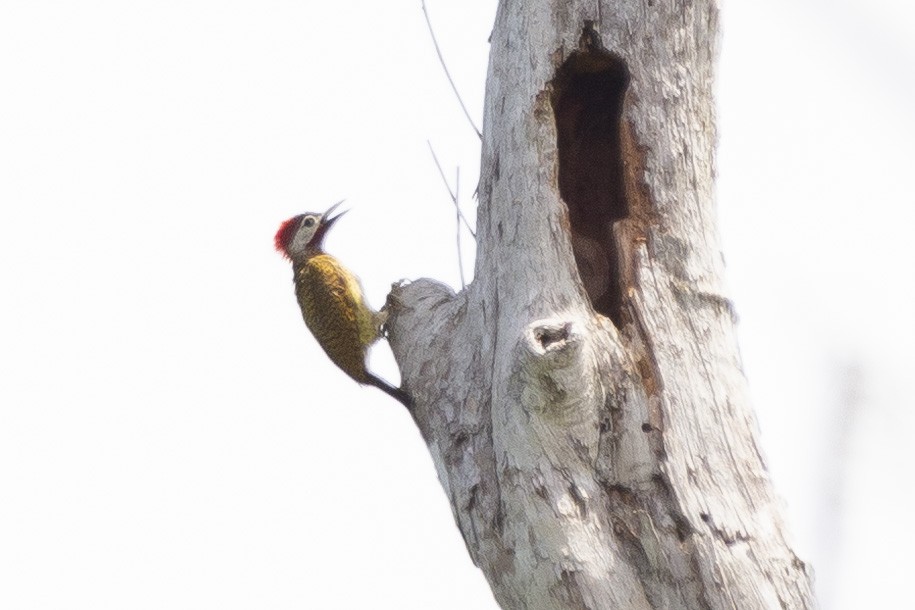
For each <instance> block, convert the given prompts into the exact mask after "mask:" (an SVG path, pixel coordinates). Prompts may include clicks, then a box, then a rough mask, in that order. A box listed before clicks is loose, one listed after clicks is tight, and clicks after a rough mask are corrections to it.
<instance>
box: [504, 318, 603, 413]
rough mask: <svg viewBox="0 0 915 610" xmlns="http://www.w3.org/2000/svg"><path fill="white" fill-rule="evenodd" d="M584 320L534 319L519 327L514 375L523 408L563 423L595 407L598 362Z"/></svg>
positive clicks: (591, 410) (589, 411)
mask: <svg viewBox="0 0 915 610" xmlns="http://www.w3.org/2000/svg"><path fill="white" fill-rule="evenodd" d="M586 325H587V322H586V321H585V320H583V319H576V318H575V317H572V316H569V317H555V318H548V319H544V320H537V321H535V322H533V323H531V324H529V325H528V326H527V328H525V329H524V332H523V334H522V336H521V340H520V341H519V346H518V359H517V366H518V369H517V371H516V374H515V375H514V377H515V381H516V383H517V386H516V387H517V390H518V396H519V398H520V402H521V405H522V406H523V407H524V409H525V411H527V412H529V413H536V414H538V415H539V416H541V417H542V418H544V419H546V420H557V419H558V420H560V421H562V422H563V423H566V424H567V423H569V422H570V421H572V422H575V421H582V420H585V419H588V418H589V415H590V414H592V413H593V412H594V409H595V405H596V402H597V401H596V400H595V396H594V394H595V392H594V389H595V387H597V384H595V375H596V373H597V367H596V360H595V358H594V357H593V355H592V350H591V346H590V343H589V341H588V340H587V334H586V328H587V326H586Z"/></svg>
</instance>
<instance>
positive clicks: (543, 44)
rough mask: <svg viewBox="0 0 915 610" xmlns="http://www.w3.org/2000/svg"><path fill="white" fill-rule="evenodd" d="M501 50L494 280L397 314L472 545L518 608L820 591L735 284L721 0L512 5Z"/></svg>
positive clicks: (408, 303) (488, 206) (425, 297)
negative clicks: (802, 548)
mask: <svg viewBox="0 0 915 610" xmlns="http://www.w3.org/2000/svg"><path fill="white" fill-rule="evenodd" d="M491 45H492V49H491V56H490V66H489V75H488V81H487V97H486V105H485V115H484V116H485V119H484V135H483V153H482V172H481V180H480V188H479V201H480V207H479V213H478V230H477V240H478V254H477V263H476V274H475V280H474V281H473V283H472V284H471V285H470V286H468V287H467V289H466V290H464V291H462V292H461V293H458V294H455V293H453V292H452V291H451V290H450V289H448V288H447V287H445V286H443V285H441V284H439V283H436V282H434V281H431V280H420V281H416V282H413V283H411V284H406V285H403V286H399V287H397V288H395V290H394V291H393V292H392V294H391V298H390V300H389V308H390V311H391V317H390V319H389V322H388V328H389V333H390V342H391V345H392V348H393V350H394V354H395V357H396V358H397V361H398V364H399V366H400V368H401V374H402V379H403V385H404V386H405V388H406V389H407V390H408V391H409V392H410V394H411V395H412V397H413V400H414V401H415V408H414V418H415V420H416V422H417V425H418V426H419V428H420V430H421V432H422V434H423V437H424V439H425V441H426V443H427V444H428V446H429V449H430V452H431V454H432V458H433V460H434V462H435V465H436V467H437V470H438V474H439V478H440V480H441V484H442V486H443V488H444V490H445V492H446V493H447V494H448V497H449V498H450V500H451V506H452V509H453V511H454V516H455V520H456V522H457V525H458V527H459V528H460V530H461V532H462V534H463V535H464V539H465V541H466V543H467V549H468V551H469V553H470V556H471V558H472V559H473V561H474V562H475V564H476V565H477V566H479V567H480V568H481V569H482V570H483V572H484V573H485V575H486V578H487V579H488V581H489V583H490V585H491V587H492V589H493V592H494V594H495V597H496V599H497V601H498V602H499V604H501V606H502V607H503V608H526V609H535V608H537V609H539V608H543V609H547V608H576V609H579V608H716V609H717V608H740V609H748V608H809V607H812V606H813V605H814V602H813V595H812V592H811V584H810V573H809V569H808V568H807V566H806V565H805V564H804V563H803V562H802V561H800V560H799V559H798V558H797V557H796V556H795V554H794V553H793V552H792V550H791V548H790V545H789V542H788V540H787V533H786V529H785V525H784V522H783V519H782V515H781V507H780V504H779V500H778V498H777V496H776V494H775V492H774V490H773V488H772V486H771V484H770V481H769V476H768V473H767V471H766V466H765V463H764V461H763V459H762V457H761V454H760V449H759V444H758V440H757V431H756V423H755V421H754V417H753V413H752V410H751V407H750V402H749V398H748V393H747V387H746V381H745V379H744V375H743V373H742V370H741V364H740V359H739V353H738V348H737V344H736V341H735V333H734V316H733V311H732V307H731V305H730V302H729V301H728V299H727V297H726V296H725V292H724V289H723V286H722V267H723V265H722V257H721V252H720V248H719V239H718V235H717V233H716V227H715V210H714V202H713V173H714V145H715V130H714V108H713V100H712V82H713V80H712V77H713V63H714V59H715V54H716V45H717V6H716V4H715V3H714V2H711V1H708V0H696V1H692V2H690V1H681V2H676V3H674V2H663V1H657V0H656V1H652V0H624V1H621V2H600V3H599V2H594V1H584V0H530V1H525V2H520V1H519V0H512V1H503V2H501V3H500V7H499V11H498V14H497V17H496V23H495V28H494V30H493V34H492V38H491ZM594 75H596V77H597V79H598V81H595V82H598V85H595V86H593V87H592V86H591V85H588V83H590V82H591V81H589V80H588V79H589V78H591V77H592V76H594ZM576 79H578V80H576ZM601 79H603V80H601ZM576 83H577V85H576ZM581 83H585V84H584V85H582V86H581V87H579V88H578V89H576V87H577V86H578V85H581ZM595 87H597V89H600V88H601V87H604V88H605V89H606V93H607V95H606V98H599V99H597V100H596V101H595V99H592V98H589V97H588V96H590V95H591V92H593V91H594V90H596V89H595ZM614 92H616V93H614ZM614 95H617V97H616V98H614ZM614 100H616V101H614ZM614 104H616V106H614ZM589 121H592V122H590V123H589ZM595 133H596V134H598V135H599V136H600V137H599V138H597V139H596V140H595V139H593V138H592V137H591V136H592V135H593V134H595ZM563 134H565V135H563ZM611 140H612V145H611V146H609V147H608V146H607V144H606V142H607V141H611ZM595 159H596V160H595ZM592 178H593V179H592Z"/></svg>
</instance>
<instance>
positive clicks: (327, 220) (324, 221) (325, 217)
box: [321, 199, 349, 227]
mask: <svg viewBox="0 0 915 610" xmlns="http://www.w3.org/2000/svg"><path fill="white" fill-rule="evenodd" d="M344 201H346V200H345V199H341V200H340V201H338V202H337V203H335V204H334V205H332V206H330V207H329V208H327V211H326V212H324V214H322V215H321V226H322V227H330V225H332V224H334V223H335V222H336V221H337V219H338V218H340V217H341V216H343V215H344V214H346V213H347V212H349V210H343V211H342V212H340V213H339V214H337V215H336V216H331V212H333V211H334V210H336V209H337V208H338V207H340V204H342V203H343V202H344Z"/></svg>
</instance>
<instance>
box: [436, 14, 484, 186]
mask: <svg viewBox="0 0 915 610" xmlns="http://www.w3.org/2000/svg"><path fill="white" fill-rule="evenodd" d="M422 5H423V16H424V17H425V18H426V25H427V26H429V34H431V35H432V44H433V45H435V53H436V54H437V55H438V60H439V62H441V64H442V69H443V70H444V71H445V76H447V77H448V82H449V83H451V89H452V90H453V91H454V95H455V97H457V100H458V103H459V104H460V105H461V110H463V111H464V116H465V117H467V122H468V123H470V126H471V127H473V130H474V131H475V132H477V137H478V138H480V139H481V140H482V139H483V134H482V133H480V130H479V129H477V126H476V123H474V122H473V119H472V118H470V113H469V112H467V106H465V105H464V100H462V99H461V94H460V93H458V89H457V87H456V86H455V84H454V80H452V78H451V73H450V72H448V66H447V65H445V58H444V57H442V50H441V49H440V48H439V46H438V40H436V38H435V31H434V30H433V29H432V22H431V21H429V11H427V10H426V0H422ZM450 190H451V189H449V192H450Z"/></svg>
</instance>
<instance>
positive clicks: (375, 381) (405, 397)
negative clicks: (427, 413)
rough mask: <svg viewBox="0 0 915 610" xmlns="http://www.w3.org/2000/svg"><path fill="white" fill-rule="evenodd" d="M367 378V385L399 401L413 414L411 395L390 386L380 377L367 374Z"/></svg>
mask: <svg viewBox="0 0 915 610" xmlns="http://www.w3.org/2000/svg"><path fill="white" fill-rule="evenodd" d="M366 376H367V381H366V382H365V383H367V384H368V385H373V386H375V387H376V388H378V389H379V390H381V391H382V392H384V393H385V394H387V395H388V396H390V397H391V398H393V399H394V400H396V401H398V402H399V403H401V404H402V405H403V406H405V407H406V408H407V410H408V411H410V412H411V413H412V412H413V399H412V398H410V395H409V394H407V393H406V392H404V391H403V390H402V389H400V388H395V387H394V386H392V385H391V384H389V383H388V382H387V381H385V380H384V379H381V378H380V377H376V376H375V375H372V374H371V373H368V372H367V373H366Z"/></svg>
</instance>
